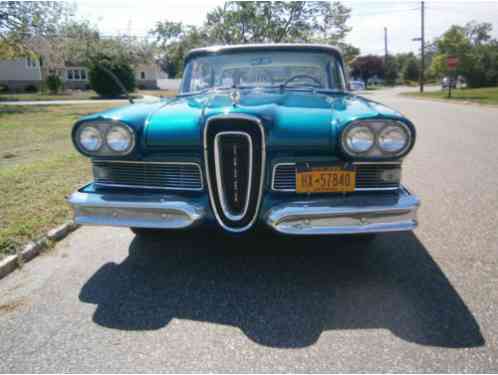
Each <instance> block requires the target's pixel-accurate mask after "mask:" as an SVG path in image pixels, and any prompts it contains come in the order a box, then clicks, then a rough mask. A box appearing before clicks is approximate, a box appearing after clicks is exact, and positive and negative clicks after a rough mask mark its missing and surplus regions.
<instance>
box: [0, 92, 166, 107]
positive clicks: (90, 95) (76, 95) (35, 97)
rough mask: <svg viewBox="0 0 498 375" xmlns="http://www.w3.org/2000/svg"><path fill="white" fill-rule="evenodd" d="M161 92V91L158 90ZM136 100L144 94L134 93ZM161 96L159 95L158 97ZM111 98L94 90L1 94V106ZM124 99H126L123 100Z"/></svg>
mask: <svg viewBox="0 0 498 375" xmlns="http://www.w3.org/2000/svg"><path fill="white" fill-rule="evenodd" d="M157 91H160V90H157ZM131 96H132V97H133V98H134V99H140V98H142V94H140V93H133V94H132V95H131ZM157 96H159V95H157ZM102 99H109V98H102V97H99V96H98V95H97V93H96V92H95V91H93V90H85V91H79V90H74V91H65V92H62V93H59V94H48V93H45V92H35V93H19V94H14V93H1V94H0V104H1V102H6V101H21V100H29V101H42V100H102ZM122 99H124V97H123V98H122Z"/></svg>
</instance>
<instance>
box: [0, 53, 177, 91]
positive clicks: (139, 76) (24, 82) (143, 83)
mask: <svg viewBox="0 0 498 375" xmlns="http://www.w3.org/2000/svg"><path fill="white" fill-rule="evenodd" d="M134 70H135V79H136V83H137V88H139V89H157V88H158V84H157V81H158V80H159V79H164V78H168V76H167V74H166V73H164V72H162V71H161V69H160V67H159V66H158V65H157V64H139V65H137V66H135V67H134ZM56 74H57V75H59V77H60V78H61V79H62V81H63V83H64V88H66V89H80V90H86V89H89V88H90V86H89V85H90V83H89V76H88V69H87V68H85V67H84V66H65V67H64V68H61V69H56ZM41 85H42V67H41V66H40V61H39V60H37V59H32V58H30V57H24V58H18V59H13V60H0V86H6V87H7V89H8V90H9V91H25V90H26V89H29V88H30V87H32V86H34V87H36V88H37V89H39V88H40V87H41Z"/></svg>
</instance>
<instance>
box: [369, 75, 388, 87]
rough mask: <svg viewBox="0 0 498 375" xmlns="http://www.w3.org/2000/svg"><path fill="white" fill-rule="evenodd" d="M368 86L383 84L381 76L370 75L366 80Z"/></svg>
mask: <svg viewBox="0 0 498 375" xmlns="http://www.w3.org/2000/svg"><path fill="white" fill-rule="evenodd" d="M367 83H368V85H369V86H377V85H383V84H384V80H383V79H382V78H379V77H377V76H374V77H371V78H369V79H368V81H367Z"/></svg>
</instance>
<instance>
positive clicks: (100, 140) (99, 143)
mask: <svg viewBox="0 0 498 375" xmlns="http://www.w3.org/2000/svg"><path fill="white" fill-rule="evenodd" d="M87 132H93V133H94V135H95V136H96V141H97V145H96V147H95V148H94V149H91V148H88V147H87V146H85V143H84V141H83V136H84V134H85V133H87ZM76 140H77V142H78V145H79V146H80V147H81V148H82V149H83V150H85V152H88V153H95V152H98V151H99V150H100V149H101V148H102V146H103V145H104V143H105V140H104V138H103V137H102V133H101V132H100V131H99V129H97V128H96V127H95V126H84V127H81V128H80V129H78V131H77V132H76Z"/></svg>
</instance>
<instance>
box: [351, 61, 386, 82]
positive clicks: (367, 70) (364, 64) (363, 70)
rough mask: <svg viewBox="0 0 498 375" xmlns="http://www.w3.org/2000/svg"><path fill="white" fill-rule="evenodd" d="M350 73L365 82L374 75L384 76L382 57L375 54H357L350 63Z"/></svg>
mask: <svg viewBox="0 0 498 375" xmlns="http://www.w3.org/2000/svg"><path fill="white" fill-rule="evenodd" d="M351 69H352V70H351V74H352V76H353V77H360V78H361V79H362V80H363V81H364V82H365V83H367V82H368V79H369V78H371V77H374V76H378V77H383V76H384V59H383V58H382V57H380V56H376V55H366V56H359V57H357V58H356V59H354V60H353V62H352V63H351Z"/></svg>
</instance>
